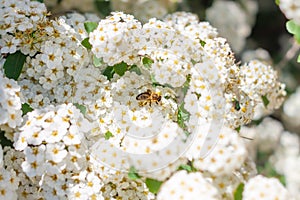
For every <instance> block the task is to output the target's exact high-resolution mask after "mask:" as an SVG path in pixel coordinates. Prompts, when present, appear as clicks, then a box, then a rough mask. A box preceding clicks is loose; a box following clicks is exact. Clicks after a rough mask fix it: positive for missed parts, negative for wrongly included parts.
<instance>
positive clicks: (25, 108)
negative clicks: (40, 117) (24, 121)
mask: <svg viewBox="0 0 300 200" xmlns="http://www.w3.org/2000/svg"><path fill="white" fill-rule="evenodd" d="M21 110H22V115H26V114H27V113H28V112H31V111H33V109H32V108H31V107H30V105H29V104H27V103H24V104H22V108H21Z"/></svg>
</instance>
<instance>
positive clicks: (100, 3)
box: [94, 0, 111, 16]
mask: <svg viewBox="0 0 300 200" xmlns="http://www.w3.org/2000/svg"><path fill="white" fill-rule="evenodd" d="M94 3H95V5H96V8H97V10H98V11H99V12H100V13H101V14H102V15H103V16H107V15H109V13H110V12H111V6H110V1H109V0H94Z"/></svg>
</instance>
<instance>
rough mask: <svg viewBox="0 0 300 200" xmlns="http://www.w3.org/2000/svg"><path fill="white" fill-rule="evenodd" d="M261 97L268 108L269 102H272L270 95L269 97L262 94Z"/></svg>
mask: <svg viewBox="0 0 300 200" xmlns="http://www.w3.org/2000/svg"><path fill="white" fill-rule="evenodd" d="M261 99H262V101H263V103H264V106H265V108H267V106H268V105H269V103H270V101H269V99H268V97H267V96H266V95H264V96H261Z"/></svg>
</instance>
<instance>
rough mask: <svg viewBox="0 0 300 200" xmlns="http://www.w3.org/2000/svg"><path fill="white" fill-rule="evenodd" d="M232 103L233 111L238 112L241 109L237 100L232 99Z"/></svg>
mask: <svg viewBox="0 0 300 200" xmlns="http://www.w3.org/2000/svg"><path fill="white" fill-rule="evenodd" d="M232 102H233V105H234V109H235V110H236V111H239V110H240V109H241V105H240V102H239V101H238V100H237V99H233V100H232Z"/></svg>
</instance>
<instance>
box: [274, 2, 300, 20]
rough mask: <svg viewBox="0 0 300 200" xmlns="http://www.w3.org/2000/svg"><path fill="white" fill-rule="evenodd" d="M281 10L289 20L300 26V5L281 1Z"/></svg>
mask: <svg viewBox="0 0 300 200" xmlns="http://www.w3.org/2000/svg"><path fill="white" fill-rule="evenodd" d="M279 8H280V9H281V11H282V12H283V13H284V14H285V16H286V17H287V18H288V19H291V20H294V21H295V22H296V23H297V24H300V3H299V2H298V1H293V0H280V1H279Z"/></svg>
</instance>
